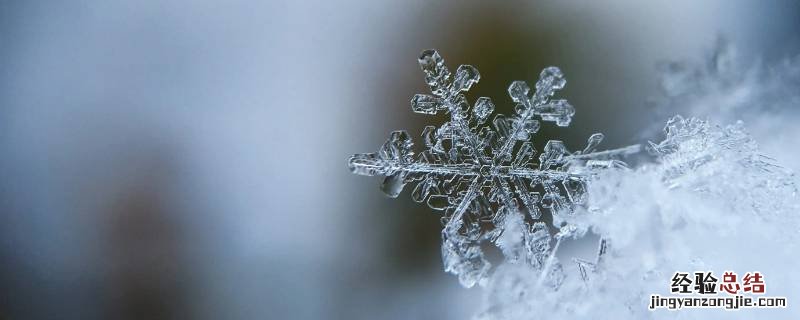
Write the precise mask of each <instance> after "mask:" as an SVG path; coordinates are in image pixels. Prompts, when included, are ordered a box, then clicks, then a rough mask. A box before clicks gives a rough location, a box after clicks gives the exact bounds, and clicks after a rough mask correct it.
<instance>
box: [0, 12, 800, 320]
mask: <svg viewBox="0 0 800 320" xmlns="http://www.w3.org/2000/svg"><path fill="white" fill-rule="evenodd" d="M720 35H723V36H725V37H726V38H727V39H728V40H729V41H730V42H731V43H734V44H735V45H736V46H737V48H738V49H739V52H740V53H741V55H742V56H744V57H751V58H752V59H762V60H764V61H770V60H774V59H780V58H783V57H785V56H787V55H791V54H793V53H797V52H798V51H800V50H799V49H800V3H798V2H797V1H770V2H762V1H749V2H746V1H704V2H702V3H701V2H697V1H661V2H648V3H646V4H645V3H640V2H638V1H616V0H615V1H603V2H602V3H601V2H600V1H596V2H595V1H591V2H590V1H541V2H539V3H534V2H503V3H502V4H499V3H498V4H489V3H488V2H487V3H482V2H477V1H458V2H457V1H452V2H423V1H390V2H378V1H361V2H343V3H334V2H327V1H319V2H292V1H285V2H263V1H252V2H249V1H238V0H234V1H204V0H202V1H100V0H98V1H3V2H0V212H1V213H2V214H0V318H3V319H5V318H8V319H189V318H191V319H440V318H452V319H462V318H464V317H467V316H468V315H470V314H472V312H474V311H475V310H476V307H477V306H478V305H479V304H480V302H481V299H482V298H481V292H480V291H479V290H477V289H471V290H464V289H462V288H460V287H459V286H458V283H457V280H456V279H455V278H453V277H451V276H448V275H446V274H444V273H443V272H442V270H441V262H440V260H439V224H438V217H437V216H436V215H434V214H433V213H431V212H430V211H429V210H427V208H424V207H423V206H417V205H416V204H414V203H412V202H411V201H410V200H409V199H408V196H407V194H403V195H401V197H400V198H399V199H387V198H386V197H384V196H383V195H382V194H381V193H380V191H379V190H378V184H379V180H378V179H370V178H365V177H359V176H354V175H350V174H349V172H348V171H347V168H346V159H347V157H348V156H349V155H350V154H351V153H358V152H370V151H374V150H375V149H376V148H377V147H378V146H379V145H380V144H381V143H382V142H383V141H384V139H385V138H386V137H387V135H388V132H389V131H391V130H395V129H407V130H409V132H411V133H412V134H414V135H415V136H416V135H417V134H418V133H419V132H420V130H421V128H422V127H423V126H424V125H426V124H433V123H436V122H437V121H440V120H441V118H437V117H428V116H423V115H418V114H413V113H412V112H411V110H410V107H409V105H408V101H409V99H410V97H411V96H412V95H413V94H415V93H418V92H424V91H425V85H424V83H423V81H422V74H421V71H420V70H419V67H418V66H417V63H416V57H417V55H418V53H419V52H420V51H421V50H423V49H427V48H437V49H439V50H440V51H441V52H442V54H443V56H444V57H445V59H446V60H447V61H448V64H449V65H450V67H451V68H455V67H456V66H457V65H458V64H462V63H466V64H473V65H475V66H476V67H477V68H478V69H479V70H480V71H481V75H482V80H481V82H480V83H479V84H478V85H477V87H476V88H475V89H474V94H472V95H471V96H470V98H472V99H474V98H475V97H477V96H478V95H488V96H491V97H492V98H493V99H494V101H495V102H496V104H497V105H498V108H499V111H501V112H506V111H508V110H510V107H511V102H510V99H508V98H507V97H506V95H505V87H506V86H507V85H508V84H509V83H510V82H511V81H512V80H528V81H535V79H536V76H537V74H538V71H539V70H541V68H543V67H545V66H548V65H558V66H560V67H561V68H562V70H563V71H564V72H565V74H566V76H567V79H568V84H567V89H566V90H565V91H564V92H563V94H562V95H563V96H564V97H566V98H568V99H569V100H570V101H571V102H572V104H573V105H575V107H576V109H577V114H576V117H575V120H574V121H573V125H572V126H571V127H570V129H555V128H552V126H550V125H546V126H545V128H543V132H542V135H543V136H542V139H544V138H547V137H556V136H558V137H562V138H563V139H565V140H566V141H567V143H568V145H572V146H573V147H576V146H579V145H581V142H582V141H583V139H585V137H587V136H588V135H589V134H591V133H593V132H597V131H601V132H604V133H605V134H606V136H607V140H606V142H605V143H604V145H605V146H606V147H614V146H620V145H623V144H628V143H632V142H639V141H640V139H641V138H642V137H641V134H640V133H641V132H642V130H644V129H645V128H647V127H649V126H650V125H651V124H652V121H656V120H658V119H656V120H654V119H652V118H653V117H652V116H651V115H652V114H653V110H652V109H651V106H649V105H648V99H649V97H651V96H652V95H654V94H656V93H657V79H658V77H657V68H656V65H657V64H658V63H659V62H661V61H666V60H682V59H690V60H691V59H704V58H706V57H707V56H708V55H709V54H710V52H711V50H712V49H713V47H714V43H715V41H716V40H717V39H718V37H719V36H720ZM661 120H663V119H661ZM540 141H541V140H540Z"/></svg>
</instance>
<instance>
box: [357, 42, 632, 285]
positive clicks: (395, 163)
mask: <svg viewBox="0 0 800 320" xmlns="http://www.w3.org/2000/svg"><path fill="white" fill-rule="evenodd" d="M419 64H420V66H421V67H422V71H423V72H424V75H425V81H426V82H427V84H428V86H429V87H430V90H431V94H417V95H415V96H414V97H413V98H412V99H411V109H412V110H413V111H414V112H417V113H423V114H431V115H432V114H437V113H446V114H448V115H449V121H446V122H445V123H443V124H442V125H440V126H439V127H435V126H427V127H425V129H424V130H423V132H422V140H423V142H424V146H425V150H424V151H422V152H421V153H420V154H419V155H418V156H415V154H414V152H413V142H412V140H411V137H410V136H409V134H408V133H407V132H406V131H394V132H392V133H391V134H390V135H389V139H388V140H387V141H386V143H384V144H383V146H381V148H380V149H379V150H378V151H377V152H374V153H362V154H355V155H353V156H352V157H350V159H349V168H350V170H351V171H352V172H353V173H356V174H360V175H367V176H384V177H385V178H384V180H383V183H382V185H381V189H382V190H383V192H384V193H386V195H388V196H390V197H397V196H398V195H399V194H400V192H401V191H402V190H403V188H404V186H405V185H406V184H409V183H410V184H413V190H412V191H411V197H412V199H413V200H414V201H416V202H426V203H427V205H428V206H429V207H430V208H431V209H434V210H437V211H441V212H442V223H443V225H444V228H443V230H442V259H443V262H444V269H445V271H447V272H450V273H453V274H455V275H457V276H458V278H459V281H460V283H461V284H462V285H463V286H466V287H471V286H473V285H475V284H479V283H484V282H485V280H486V279H487V275H488V273H489V270H490V263H489V261H487V259H486V257H485V255H484V252H483V250H482V249H481V244H483V243H486V242H490V243H493V244H494V245H496V246H497V247H498V248H500V250H501V251H502V252H503V254H504V256H505V259H506V261H507V262H509V263H519V264H523V263H524V264H527V265H528V266H530V267H531V268H532V269H533V270H537V272H539V274H540V276H539V277H538V278H537V283H538V284H539V285H547V286H549V287H552V288H557V287H558V286H559V284H560V282H561V279H563V275H562V274H561V265H560V264H559V262H558V261H557V259H556V258H555V252H556V250H557V249H558V246H559V243H560V241H561V239H562V238H565V237H569V236H573V235H575V232H576V229H575V228H574V227H572V226H571V225H563V226H559V227H560V229H559V230H558V231H557V232H555V235H551V230H550V227H549V226H548V225H546V224H545V223H544V222H542V221H541V218H542V214H543V212H544V213H546V214H549V215H553V216H554V217H555V216H558V215H563V214H567V213H570V212H572V211H573V210H574V209H575V208H576V207H577V206H581V205H584V204H585V200H586V188H587V182H588V181H589V180H591V179H592V178H593V177H594V176H596V174H597V173H598V172H599V171H600V170H601V169H608V168H621V167H625V166H626V165H625V164H624V163H623V162H621V161H619V160H617V159H616V157H618V156H621V155H625V154H630V153H633V152H637V151H638V149H639V147H638V145H637V146H630V147H625V148H620V149H615V150H608V151H599V152H598V151H595V148H596V146H597V145H598V144H599V143H600V142H601V141H602V140H603V135H602V134H600V133H596V134H593V135H592V136H590V137H589V139H588V143H587V146H586V147H585V148H584V149H582V150H580V151H576V152H570V151H568V149H567V148H566V146H565V145H564V143H563V142H562V141H559V140H550V141H548V142H547V143H546V144H545V146H544V149H543V150H542V152H541V153H540V154H539V155H538V158H537V157H536V156H535V155H536V150H535V148H534V145H533V143H532V138H533V135H534V134H536V132H537V131H538V130H539V128H540V126H541V125H542V123H541V122H553V123H555V125H556V126H560V127H566V126H568V125H569V124H570V121H571V120H572V116H573V115H574V114H575V109H574V108H573V107H572V105H570V104H569V103H568V102H567V101H566V100H563V99H554V98H553V96H554V94H555V93H556V92H557V91H558V90H561V89H562V88H564V85H565V84H566V80H565V79H564V76H563V74H562V73H561V70H559V69H558V68H556V67H547V68H545V69H544V70H542V72H541V74H540V77H539V80H538V81H537V82H536V84H535V86H534V88H533V90H532V89H531V88H530V87H529V86H528V84H527V83H525V82H524V81H514V82H512V83H511V85H510V86H509V87H508V94H509V95H510V97H511V99H512V100H513V101H514V102H515V103H516V106H515V108H514V114H513V115H511V116H505V115H502V114H497V115H495V116H494V118H492V119H491V121H489V118H490V116H491V114H492V113H493V112H494V109H495V106H494V103H493V102H492V100H491V99H489V98H487V97H480V98H478V99H477V100H476V102H475V104H474V105H473V106H472V108H470V105H469V103H468V102H467V99H466V97H465V95H464V93H465V92H466V91H468V90H469V89H470V88H471V87H472V86H473V85H474V84H475V83H477V82H478V80H480V73H479V72H478V70H477V69H476V68H475V67H473V66H470V65H462V66H460V67H458V69H456V72H455V74H452V73H451V72H450V71H449V70H448V68H447V66H445V64H444V60H443V59H442V57H441V56H440V55H439V53H438V52H437V51H435V50H426V51H423V52H422V54H421V55H420V57H419ZM537 160H538V161H537ZM579 264H580V265H582V266H583V267H584V268H582V269H581V270H586V268H591V267H592V265H591V263H590V262H586V261H580V262H579Z"/></svg>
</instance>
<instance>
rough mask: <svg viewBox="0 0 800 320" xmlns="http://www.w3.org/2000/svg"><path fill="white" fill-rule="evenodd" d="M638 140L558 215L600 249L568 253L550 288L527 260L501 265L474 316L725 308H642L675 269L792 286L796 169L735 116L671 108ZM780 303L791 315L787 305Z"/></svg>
mask: <svg viewBox="0 0 800 320" xmlns="http://www.w3.org/2000/svg"><path fill="white" fill-rule="evenodd" d="M649 149H650V151H651V152H652V153H653V155H654V156H655V159H654V161H653V162H652V163H648V164H646V165H642V166H640V167H637V168H634V169H631V170H606V171H604V172H602V173H599V177H598V179H595V180H593V182H592V183H591V184H589V185H587V191H586V196H587V198H586V203H587V205H586V206H582V207H580V208H577V209H576V210H575V213H574V214H571V215H562V216H561V219H565V221H564V222H565V223H567V224H568V225H570V226H572V227H574V228H575V229H577V230H591V231H592V232H593V233H595V234H597V235H599V236H600V237H601V238H602V239H604V240H605V241H604V242H602V246H601V247H600V251H601V252H603V251H605V254H600V255H598V256H600V257H602V260H596V261H591V262H587V261H581V260H579V259H575V260H576V262H577V263H578V271H579V274H578V276H569V275H568V276H567V277H565V278H564V279H563V280H562V283H561V286H560V287H559V288H558V290H556V291H553V290H543V289H545V288H543V287H541V286H539V285H538V284H537V282H536V281H537V278H536V277H537V274H536V273H535V272H532V271H531V270H530V269H528V268H518V267H516V266H513V265H508V264H507V265H503V266H500V267H499V268H498V269H497V272H495V273H494V274H493V275H492V276H491V277H490V280H489V281H488V285H487V286H488V292H487V301H486V303H485V305H484V308H483V309H482V312H481V313H480V314H479V317H478V319H497V320H499V319H584V318H592V319H675V318H676V316H678V315H679V318H681V319H730V318H731V315H732V313H730V312H726V311H721V310H691V312H681V313H677V314H676V313H674V312H652V311H649V310H647V303H648V302H647V300H648V298H649V295H650V294H662V295H666V294H669V277H670V276H671V274H672V273H674V272H675V271H676V270H748V269H758V270H760V271H762V272H765V273H768V274H770V275H771V278H770V286H771V287H770V290H771V292H772V293H773V294H775V295H785V296H787V297H796V296H798V295H800V289H798V287H797V286H795V285H793V284H795V283H798V281H800V277H798V275H797V274H796V273H795V272H793V266H794V265H796V263H797V258H796V252H797V249H798V245H797V244H798V241H797V239H798V237H799V236H800V233H798V230H800V218H798V215H797V214H796V212H797V210H798V201H797V188H796V182H795V179H794V177H793V175H792V174H791V173H790V172H788V171H787V170H785V169H783V168H781V167H779V166H778V165H776V164H775V163H773V161H772V160H771V159H770V158H767V157H765V156H763V155H761V151H760V150H759V149H758V145H757V144H756V142H755V141H754V140H753V139H752V137H751V136H750V135H749V134H748V133H747V131H746V130H744V127H743V124H742V123H735V124H733V125H728V126H720V125H715V124H713V123H711V122H709V121H705V120H700V119H697V118H683V117H680V116H676V117H673V118H672V119H670V120H669V121H668V123H667V125H666V127H665V128H664V138H663V140H661V141H660V142H657V143H652V144H651V145H650V148H649ZM608 243H610V244H611V245H610V246H605V245H606V244H608ZM780 311H781V312H782V313H779V314H780V315H787V316H786V318H787V319H788V318H797V311H796V310H794V311H792V310H789V309H787V310H780ZM737 312H741V313H743V314H742V315H743V316H744V318H762V317H763V318H769V317H768V315H774V314H767V313H768V312H770V311H769V310H748V311H737ZM746 312H753V313H746ZM755 312H759V313H758V314H755ZM761 312H763V313H761Z"/></svg>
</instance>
